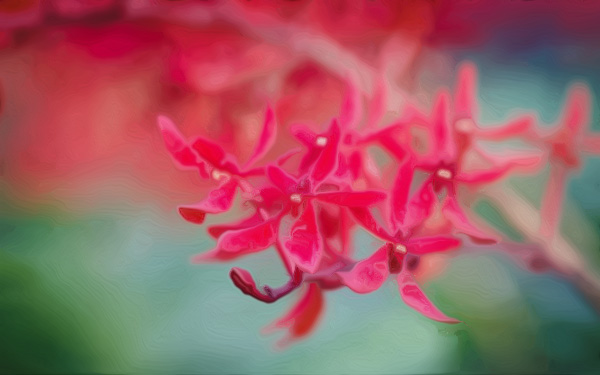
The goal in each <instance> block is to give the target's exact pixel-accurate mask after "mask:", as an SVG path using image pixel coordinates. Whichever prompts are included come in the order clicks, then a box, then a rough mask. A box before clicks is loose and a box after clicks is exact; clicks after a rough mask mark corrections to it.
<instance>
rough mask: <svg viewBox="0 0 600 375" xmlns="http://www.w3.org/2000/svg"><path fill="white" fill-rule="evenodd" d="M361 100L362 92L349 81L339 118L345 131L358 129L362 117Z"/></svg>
mask: <svg viewBox="0 0 600 375" xmlns="http://www.w3.org/2000/svg"><path fill="white" fill-rule="evenodd" d="M360 100H361V98H360V92H359V91H358V90H357V88H356V85H354V84H353V83H352V82H350V81H348V83H347V85H346V93H345V95H344V98H343V100H342V108H341V110H340V116H339V118H340V125H341V127H342V129H343V130H350V129H356V127H357V125H358V122H359V121H360V119H361V117H362V113H361V112H362V111H361V108H362V106H361V105H360Z"/></svg>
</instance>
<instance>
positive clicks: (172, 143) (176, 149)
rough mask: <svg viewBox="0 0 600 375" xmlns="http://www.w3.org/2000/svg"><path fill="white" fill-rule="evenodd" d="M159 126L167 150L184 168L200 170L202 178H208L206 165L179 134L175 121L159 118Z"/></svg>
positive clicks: (163, 117)
mask: <svg viewBox="0 0 600 375" xmlns="http://www.w3.org/2000/svg"><path fill="white" fill-rule="evenodd" d="M158 126H159V128H160V132H161V134H162V136H163V140H164V142H165V145H166V146H167V150H168V151H169V153H170V154H171V156H172V157H173V159H174V160H175V161H176V162H177V164H178V165H179V166H180V167H182V168H185V167H191V168H198V169H199V170H200V174H201V175H202V177H204V178H207V177H208V173H207V172H206V165H205V163H204V162H203V161H202V160H200V159H199V158H198V155H197V154H196V153H195V152H194V151H193V150H192V149H191V148H190V147H189V146H188V144H187V141H186V140H185V139H184V138H183V135H182V134H181V133H180V132H179V130H178V129H177V127H176V126H175V124H174V123H173V121H171V120H170V119H169V118H167V117H165V116H158Z"/></svg>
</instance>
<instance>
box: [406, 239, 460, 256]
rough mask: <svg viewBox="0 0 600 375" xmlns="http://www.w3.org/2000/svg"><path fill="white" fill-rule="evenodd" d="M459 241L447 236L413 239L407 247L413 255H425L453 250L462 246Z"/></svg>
mask: <svg viewBox="0 0 600 375" xmlns="http://www.w3.org/2000/svg"><path fill="white" fill-rule="evenodd" d="M460 244H461V242H460V240H459V239H456V238H454V237H447V236H432V237H419V238H411V239H410V240H409V241H408V242H407V243H406V245H407V246H408V247H409V251H410V253H411V254H415V255H423V254H429V253H437V252H441V251H446V250H451V249H454V248H456V247H458V246H460Z"/></svg>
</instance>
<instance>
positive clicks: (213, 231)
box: [206, 212, 263, 238]
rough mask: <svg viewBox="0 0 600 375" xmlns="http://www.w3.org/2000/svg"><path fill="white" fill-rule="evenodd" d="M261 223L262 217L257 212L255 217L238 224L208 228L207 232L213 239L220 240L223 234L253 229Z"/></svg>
mask: <svg viewBox="0 0 600 375" xmlns="http://www.w3.org/2000/svg"><path fill="white" fill-rule="evenodd" d="M261 222H263V220H262V217H261V215H260V213H258V212H256V213H255V214H254V215H252V216H250V217H248V218H246V219H243V220H241V221H238V222H236V223H231V224H220V225H212V226H210V227H208V228H207V229H206V231H207V232H208V234H209V235H210V236H211V237H213V238H219V237H220V236H221V235H222V234H223V233H225V232H227V231H230V230H238V229H243V228H248V227H253V226H255V225H258V224H259V223H261Z"/></svg>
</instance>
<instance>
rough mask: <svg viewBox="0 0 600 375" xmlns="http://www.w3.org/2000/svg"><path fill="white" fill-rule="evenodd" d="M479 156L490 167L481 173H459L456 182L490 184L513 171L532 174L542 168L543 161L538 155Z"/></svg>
mask: <svg viewBox="0 0 600 375" xmlns="http://www.w3.org/2000/svg"><path fill="white" fill-rule="evenodd" d="M481 156H482V157H484V158H485V159H487V160H488V161H490V162H491V163H492V165H491V166H490V167H487V168H486V169H485V170H483V171H475V172H460V173H459V174H458V175H457V176H456V180H457V181H461V182H465V183H469V184H481V183H490V182H494V181H496V180H499V179H500V178H502V177H504V176H505V175H506V174H507V173H509V172H511V171H513V170H517V169H518V170H521V171H522V172H524V173H534V172H536V171H537V170H539V169H540V168H541V167H542V166H543V165H542V160H543V159H542V155H540V154H535V155H532V154H528V155H516V154H515V155H513V156H505V157H495V156H491V155H485V154H481Z"/></svg>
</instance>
